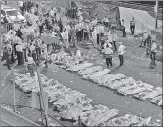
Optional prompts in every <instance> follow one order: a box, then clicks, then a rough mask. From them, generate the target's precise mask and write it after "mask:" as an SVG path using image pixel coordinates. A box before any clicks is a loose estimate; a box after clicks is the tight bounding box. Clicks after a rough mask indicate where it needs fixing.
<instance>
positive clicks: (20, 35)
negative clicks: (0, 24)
mask: <svg viewBox="0 0 163 127" xmlns="http://www.w3.org/2000/svg"><path fill="white" fill-rule="evenodd" d="M16 35H17V36H18V37H19V38H20V39H22V40H23V37H22V35H23V33H22V32H21V30H20V29H18V31H17V33H16Z"/></svg>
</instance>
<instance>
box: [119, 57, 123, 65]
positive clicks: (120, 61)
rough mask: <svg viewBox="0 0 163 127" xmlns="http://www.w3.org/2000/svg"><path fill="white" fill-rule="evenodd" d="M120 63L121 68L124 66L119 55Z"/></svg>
mask: <svg viewBox="0 0 163 127" xmlns="http://www.w3.org/2000/svg"><path fill="white" fill-rule="evenodd" d="M119 63H120V66H122V60H121V55H119Z"/></svg>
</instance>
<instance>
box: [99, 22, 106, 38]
mask: <svg viewBox="0 0 163 127" xmlns="http://www.w3.org/2000/svg"><path fill="white" fill-rule="evenodd" d="M99 32H100V36H101V37H103V36H104V32H105V30H104V26H103V25H102V24H101V25H100V26H99Z"/></svg>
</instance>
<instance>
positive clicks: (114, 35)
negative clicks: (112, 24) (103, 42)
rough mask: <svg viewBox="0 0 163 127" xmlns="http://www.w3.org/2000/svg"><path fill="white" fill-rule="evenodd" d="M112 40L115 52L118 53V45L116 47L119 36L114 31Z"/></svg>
mask: <svg viewBox="0 0 163 127" xmlns="http://www.w3.org/2000/svg"><path fill="white" fill-rule="evenodd" d="M112 40H113V46H114V51H117V45H116V40H117V34H116V33H115V31H113V33H112Z"/></svg>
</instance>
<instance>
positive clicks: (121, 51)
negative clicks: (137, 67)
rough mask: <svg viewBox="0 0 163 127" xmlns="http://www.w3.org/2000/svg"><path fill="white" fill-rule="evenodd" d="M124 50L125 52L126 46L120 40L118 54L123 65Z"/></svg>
mask: <svg viewBox="0 0 163 127" xmlns="http://www.w3.org/2000/svg"><path fill="white" fill-rule="evenodd" d="M124 52H125V46H124V45H123V44H122V42H119V48H118V55H119V61H120V66H122V65H123V63H124V57H123V55H124Z"/></svg>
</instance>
